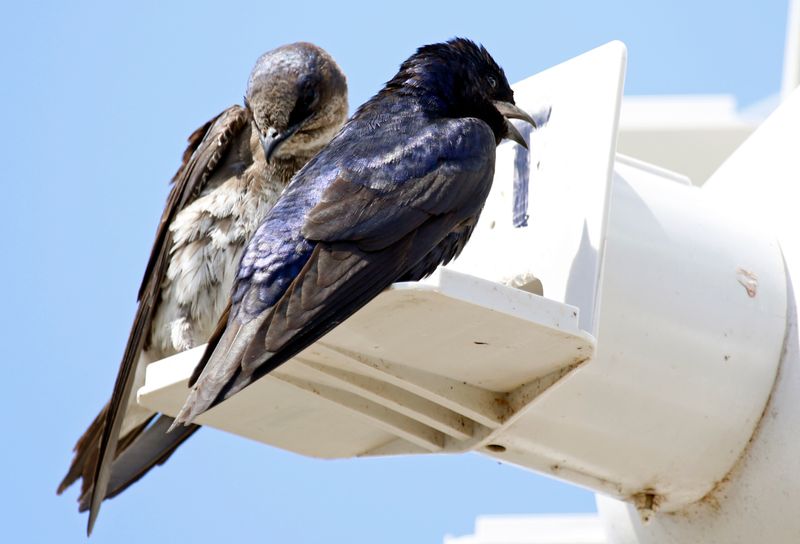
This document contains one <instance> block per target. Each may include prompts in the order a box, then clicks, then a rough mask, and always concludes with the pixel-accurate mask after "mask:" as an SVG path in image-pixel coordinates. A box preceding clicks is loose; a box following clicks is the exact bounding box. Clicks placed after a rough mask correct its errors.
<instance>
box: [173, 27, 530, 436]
mask: <svg viewBox="0 0 800 544" xmlns="http://www.w3.org/2000/svg"><path fill="white" fill-rule="evenodd" d="M508 118H518V119H523V120H525V121H527V122H528V123H531V124H532V125H535V123H534V121H533V119H531V117H530V116H528V115H527V114H526V113H525V112H524V111H522V110H521V109H519V108H518V107H516V106H515V105H514V98H513V92H512V90H511V88H510V86H509V84H508V81H507V80H506V76H505V74H504V73H503V70H502V69H501V68H500V67H499V66H498V65H497V64H496V63H495V61H494V60H493V59H492V57H491V56H490V55H489V53H488V52H487V51H486V49H484V48H483V47H479V46H477V45H476V44H474V43H473V42H471V41H469V40H465V39H454V40H451V41H449V42H447V43H440V44H435V45H428V46H425V47H422V48H420V49H419V50H418V51H417V52H416V54H414V55H412V56H411V57H410V58H409V59H408V60H406V61H405V62H404V63H403V64H402V66H401V67H400V71H399V72H398V73H397V75H396V76H394V78H392V79H391V80H390V81H389V82H388V83H387V84H386V86H385V87H384V88H383V90H381V91H380V92H379V93H378V94H377V95H376V96H375V97H373V98H372V99H371V100H369V101H368V102H367V103H366V104H364V105H363V106H361V107H360V108H359V110H358V111H357V112H356V114H355V115H354V116H353V117H352V118H351V119H350V120H349V121H348V122H347V124H346V125H345V127H344V128H343V129H342V131H341V132H340V133H339V134H338V135H337V136H336V137H335V138H334V139H333V140H332V141H331V143H330V144H329V145H328V146H327V147H326V148H325V149H324V150H323V151H321V152H320V153H319V155H317V156H316V157H315V158H314V159H312V160H311V161H310V162H309V163H308V164H307V165H306V166H305V167H303V169H302V170H300V172H298V174H297V175H296V176H295V177H294V179H293V180H292V181H291V182H290V184H289V186H288V188H287V190H286V192H285V193H284V194H283V195H282V196H281V198H280V199H279V200H278V202H277V203H276V204H275V206H274V207H273V208H272V210H270V212H269V213H268V214H267V217H266V219H265V220H264V221H263V222H262V223H261V225H260V226H259V227H258V230H257V231H256V233H255V235H254V237H253V239H252V240H250V242H249V243H248V244H247V248H246V250H245V253H244V255H243V257H242V262H241V265H240V266H239V269H238V272H237V274H236V279H235V281H234V286H233V292H232V296H231V306H230V310H229V311H228V312H227V314H228V315H227V318H226V319H225V320H224V321H222V322H221V323H220V328H219V330H218V331H217V332H216V333H215V334H214V336H213V337H212V339H211V341H210V342H209V346H208V348H207V350H206V352H205V355H204V356H203V358H202V359H201V362H200V364H199V365H198V367H197V368H196V369H195V372H194V375H193V376H192V379H191V380H190V383H191V384H193V388H192V390H191V392H190V394H189V396H188V399H187V400H186V403H185V405H184V407H183V408H182V410H181V411H180V413H179V414H178V416H177V418H176V420H175V423H174V424H173V427H178V426H179V424H180V423H185V424H189V423H191V422H192V421H193V420H194V419H195V418H196V417H197V416H199V415H200V414H201V413H203V412H204V411H206V410H208V409H209V408H211V407H212V406H214V405H215V404H217V403H219V402H221V401H223V400H225V399H227V398H229V397H230V396H231V395H233V394H235V393H236V392H238V391H240V390H241V389H242V388H244V387H246V386H248V385H249V384H251V383H253V382H254V381H256V380H258V379H259V378H261V377H262V376H264V375H266V374H267V373H269V372H270V371H272V370H273V369H275V368H276V367H278V366H279V365H281V364H282V363H284V362H286V361H287V360H289V359H290V358H291V357H293V356H294V355H296V354H298V353H299V352H300V351H302V350H303V349H304V348H306V347H307V346H309V345H310V344H312V343H313V342H314V341H315V340H317V339H318V338H320V337H321V336H323V335H324V334H325V333H327V332H328V331H330V330H331V329H332V328H334V327H335V326H336V325H338V324H339V323H341V322H342V321H343V320H345V319H347V318H348V317H349V316H350V315H351V314H353V313H354V312H355V311H356V310H358V309H359V308H361V307H362V306H364V305H365V304H366V303H367V302H369V301H370V300H371V299H372V298H374V297H375V296H377V295H378V294H379V293H380V292H381V291H383V290H384V289H385V288H386V287H388V286H389V285H391V284H392V283H393V282H395V281H404V280H417V279H421V278H422V277H424V276H426V275H428V274H430V273H431V272H433V270H434V269H435V268H436V267H437V266H438V265H440V264H444V263H447V262H448V261H450V260H451V259H452V258H454V257H455V256H457V255H458V254H459V253H460V251H461V250H462V248H463V247H464V244H465V243H466V242H467V240H468V239H469V237H470V234H471V233H472V230H473V227H474V226H475V224H476V222H477V220H478V216H479V215H480V212H481V209H482V208H483V205H484V202H485V200H486V197H487V195H488V193H489V189H490V187H491V183H492V178H493V175H494V164H495V150H496V146H497V145H498V144H499V143H500V141H501V140H502V139H503V138H510V139H512V140H515V141H516V142H518V143H519V144H520V145H525V141H524V139H523V138H522V136H521V135H520V134H519V132H518V131H517V130H516V128H515V127H514V126H513V125H512V124H511V123H510V122H509V120H508Z"/></svg>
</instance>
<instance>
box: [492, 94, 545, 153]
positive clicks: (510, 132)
mask: <svg viewBox="0 0 800 544" xmlns="http://www.w3.org/2000/svg"><path fill="white" fill-rule="evenodd" d="M492 104H494V107H495V108H496V109H497V111H499V112H500V113H501V114H502V115H503V117H505V118H506V135H505V137H506V138H508V139H509V140H514V141H515V142H517V143H518V144H519V145H521V146H522V147H524V148H525V149H528V144H527V143H525V138H523V137H522V134H520V133H519V131H518V130H517V127H515V126H514V125H513V124H512V123H511V121H509V119H521V120H522V121H525V122H526V123H530V124H531V125H532V126H533V128H537V126H536V121H534V120H533V117H531V116H530V115H528V114H527V113H526V112H525V110H523V109H522V108H519V107H518V106H516V105H515V104H512V103H511V102H503V101H502V100H494V101H493V102H492Z"/></svg>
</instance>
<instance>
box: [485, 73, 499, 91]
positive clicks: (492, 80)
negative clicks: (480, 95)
mask: <svg viewBox="0 0 800 544" xmlns="http://www.w3.org/2000/svg"><path fill="white" fill-rule="evenodd" d="M487 80H488V81H489V87H491V88H492V89H495V88H497V80H496V79H495V78H494V76H489V77H488V78H487Z"/></svg>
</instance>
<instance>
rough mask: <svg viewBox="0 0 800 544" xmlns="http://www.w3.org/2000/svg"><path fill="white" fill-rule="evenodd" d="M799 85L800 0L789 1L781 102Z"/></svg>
mask: <svg viewBox="0 0 800 544" xmlns="http://www.w3.org/2000/svg"><path fill="white" fill-rule="evenodd" d="M798 85H800V0H789V13H788V17H787V21H786V49H785V51H784V54H783V84H782V87H781V100H786V98H787V97H788V96H789V93H791V92H792V91H793V90H794V89H795V88H796V87H797V86H798Z"/></svg>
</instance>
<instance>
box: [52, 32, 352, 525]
mask: <svg viewBox="0 0 800 544" xmlns="http://www.w3.org/2000/svg"><path fill="white" fill-rule="evenodd" d="M346 117H347V83H346V80H345V76H344V74H343V73H342V71H341V70H340V69H339V67H338V65H337V64H336V62H335V61H334V60H333V58H332V57H331V56H330V55H329V54H328V53H326V52H325V51H324V50H322V49H321V48H319V47H317V46H315V45H313V44H310V43H295V44H291V45H286V46H283V47H279V48H277V49H274V50H272V51H270V52H268V53H265V54H264V55H262V56H261V57H260V58H259V59H258V61H257V62H256V65H255V67H254V68H253V71H252V73H251V75H250V80H249V82H248V85H247V92H246V95H245V104H244V107H242V106H238V105H237V106H232V107H230V108H228V109H226V110H225V111H223V112H222V113H221V114H219V115H218V116H216V117H214V118H213V119H212V120H210V121H209V122H207V123H206V124H205V125H203V126H202V127H201V128H199V129H198V130H196V131H195V132H194V133H193V134H192V135H191V136H190V137H189V146H188V148H187V149H186V151H185V152H184V154H183V164H182V165H181V167H180V169H179V170H178V172H177V174H175V177H174V178H173V180H172V190H171V191H170V194H169V197H168V199H167V204H166V208H165V209H164V213H163V215H162V217H161V222H160V223H159V226H158V230H157V232H156V239H155V243H154V245H153V249H152V253H151V255H150V260H149V262H148V263H147V268H146V270H145V274H144V279H143V281H142V285H141V288H140V290H139V295H138V298H139V306H138V309H137V312H136V316H135V318H134V322H133V326H132V328H131V332H130V336H129V338H128V344H127V346H126V348H125V352H124V355H123V359H122V363H121V365H120V369H119V373H118V375H117V380H116V383H115V385H114V391H113V393H112V396H111V400H110V401H109V403H108V404H107V405H106V406H105V407H104V408H103V409H102V411H101V412H100V414H98V416H97V417H96V418H95V420H94V421H93V422H92V424H91V425H90V426H89V428H88V429H87V431H86V432H85V433H84V435H83V436H82V437H81V438H80V439H79V440H78V443H77V444H76V446H75V458H74V459H73V461H72V465H71V466H70V469H69V472H68V473H67V475H66V477H65V478H64V480H63V481H62V482H61V484H60V486H59V488H58V493H61V492H62V491H64V489H66V488H67V487H69V486H70V485H71V484H73V483H74V482H75V481H77V480H78V479H79V478H82V479H83V482H82V486H81V496H80V499H79V503H80V510H81V511H85V510H87V509H88V510H90V514H89V523H88V532H89V533H91V530H92V527H93V525H94V522H95V520H96V518H97V514H98V511H99V508H100V503H101V502H102V501H103V499H104V498H107V497H109V498H110V497H113V496H115V495H117V494H118V493H120V492H121V491H123V490H124V489H125V488H127V487H128V486H129V485H130V484H132V483H133V482H135V481H136V480H138V479H139V478H141V477H142V476H143V475H144V474H145V473H146V472H147V471H148V470H149V469H150V468H152V467H153V466H155V465H156V464H161V463H163V462H164V461H166V460H167V458H168V457H169V456H170V455H171V454H172V452H173V451H174V450H175V448H177V447H178V446H179V445H180V444H181V443H182V442H183V441H184V440H186V439H187V438H188V437H189V436H191V435H192V434H193V433H194V432H195V431H196V430H197V429H198V427H197V426H190V427H183V428H182V429H181V431H180V432H173V433H170V434H166V433H165V430H166V429H167V428H168V427H169V426H170V424H171V423H172V419H171V418H169V417H167V416H164V415H159V414H154V413H153V412H150V411H149V410H146V409H144V408H142V407H141V406H139V405H138V404H136V399H135V394H136V390H137V389H138V388H139V387H140V386H141V385H142V384H143V381H144V369H145V367H146V365H147V363H149V362H152V361H155V360H158V359H162V358H164V357H167V356H169V355H173V354H175V353H178V352H181V351H184V350H187V349H190V348H193V347H195V346H197V345H200V344H203V343H205V342H207V341H208V339H209V337H210V336H211V335H212V333H213V332H214V328H215V326H216V324H217V322H218V321H219V320H220V317H221V316H222V314H223V312H224V311H225V306H226V303H227V301H228V297H229V292H230V289H231V285H232V283H233V279H234V277H235V275H236V269H237V266H238V263H239V260H240V256H241V253H242V250H243V249H244V246H245V243H246V242H247V241H248V240H249V238H250V237H251V236H252V234H253V233H254V232H255V229H256V228H257V227H258V225H259V224H260V223H261V221H262V219H263V218H264V216H265V215H266V213H267V212H268V211H269V210H270V209H271V208H272V206H273V204H274V203H275V201H276V200H277V199H278V196H279V195H280V194H281V192H282V191H283V189H284V187H285V186H286V184H287V183H288V181H289V180H290V179H291V178H292V176H293V175H294V174H295V172H297V171H298V170H299V169H300V168H301V167H302V166H303V165H304V164H305V163H306V162H308V160H309V159H310V158H312V157H313V156H314V155H315V154H316V153H317V152H318V151H319V150H320V149H321V148H322V147H324V146H325V145H326V144H327V143H328V142H329V141H330V140H331V138H333V136H334V135H335V134H336V132H337V131H338V130H339V129H340V128H341V126H342V124H343V123H344V121H345V119H346Z"/></svg>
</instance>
